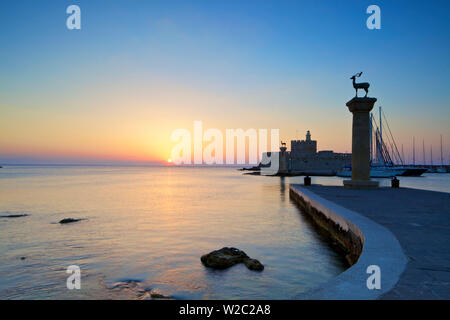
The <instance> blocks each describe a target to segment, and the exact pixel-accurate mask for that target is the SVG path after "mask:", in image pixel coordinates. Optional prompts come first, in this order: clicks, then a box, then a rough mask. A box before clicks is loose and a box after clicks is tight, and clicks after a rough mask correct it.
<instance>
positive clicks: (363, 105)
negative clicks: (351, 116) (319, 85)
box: [345, 97, 377, 113]
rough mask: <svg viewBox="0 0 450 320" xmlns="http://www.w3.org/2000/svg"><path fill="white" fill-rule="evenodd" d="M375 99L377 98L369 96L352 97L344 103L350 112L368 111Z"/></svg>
mask: <svg viewBox="0 0 450 320" xmlns="http://www.w3.org/2000/svg"><path fill="white" fill-rule="evenodd" d="M376 101H377V98H369V97H354V98H353V99H351V100H350V101H349V102H347V103H346V104H345V105H346V106H347V107H348V110H349V111H350V112H352V113H353V112H370V111H371V110H372V109H373V105H374V104H375V102H376Z"/></svg>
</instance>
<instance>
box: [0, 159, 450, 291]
mask: <svg viewBox="0 0 450 320" xmlns="http://www.w3.org/2000/svg"><path fill="white" fill-rule="evenodd" d="M447 176H448V175H434V176H427V177H424V178H409V179H401V183H402V185H403V186H405V185H408V182H407V181H410V182H409V186H412V187H422V188H427V189H432V190H440V191H446V192H449V191H450V183H449V182H450V180H449V179H448V177H447ZM301 181H302V178H301V177H296V178H290V179H288V178H286V179H280V178H277V177H261V176H249V175H242V173H241V172H239V171H237V170H235V169H230V168H175V167H74V166H72V167H8V166H7V167H4V168H2V169H0V215H11V214H29V216H26V217H20V218H0V299H80V298H81V299H142V298H146V297H148V296H147V295H145V294H143V293H145V292H146V291H150V290H151V291H153V292H158V293H160V294H163V295H166V296H171V297H173V298H176V299H290V298H293V297H295V296H296V295H297V294H299V293H301V292H304V291H306V290H308V289H311V288H314V287H316V286H318V285H320V284H321V283H324V282H326V281H328V280H329V279H331V278H333V277H335V276H336V275H338V274H339V273H341V272H343V271H344V270H345V267H346V266H345V264H344V261H343V260H342V258H341V257H340V256H339V255H337V254H336V253H335V252H334V251H333V250H332V249H331V248H330V247H329V245H328V244H327V243H326V242H325V241H324V240H323V239H322V238H321V236H320V235H318V234H317V232H316V231H315V230H314V228H313V227H312V225H311V224H310V222H309V220H308V219H307V218H305V217H304V216H303V215H302V214H301V212H300V211H299V210H298V208H297V207H296V206H295V204H294V203H292V202H291V201H290V200H289V183H300V182H301ZM313 183H324V184H339V183H342V182H341V179H339V178H313ZM67 217H72V218H84V219H86V220H83V221H80V222H76V223H73V224H67V225H61V224H58V223H57V222H58V221H59V220H61V219H63V218H67ZM224 246H234V247H237V248H240V249H242V250H244V251H245V252H246V253H247V254H248V255H249V256H251V257H253V258H257V259H259V260H260V261H261V262H262V263H263V264H264V265H265V267H266V268H265V270H264V271H263V272H260V273H258V272H253V271H249V270H247V269H246V267H245V266H244V265H236V266H234V267H232V268H229V269H227V270H222V271H216V270H210V269H207V268H205V267H204V266H203V265H202V264H201V262H200V256H201V255H202V254H205V253H208V252H210V251H212V250H215V249H219V248H222V247H224ZM70 265H77V266H79V267H80V268H81V290H68V289H67V288H66V279H67V277H68V276H69V275H68V274H67V273H66V269H67V267H68V266H70ZM118 283H119V285H117V284H118Z"/></svg>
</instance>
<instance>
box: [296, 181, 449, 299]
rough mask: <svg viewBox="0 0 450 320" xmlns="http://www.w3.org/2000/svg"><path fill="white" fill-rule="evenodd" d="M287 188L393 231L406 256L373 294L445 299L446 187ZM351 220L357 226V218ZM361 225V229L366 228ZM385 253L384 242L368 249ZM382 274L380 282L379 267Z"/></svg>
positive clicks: (447, 289)
mask: <svg viewBox="0 0 450 320" xmlns="http://www.w3.org/2000/svg"><path fill="white" fill-rule="evenodd" d="M302 190H303V191H302ZM292 192H294V195H296V194H298V195H300V198H301V197H302V195H305V197H306V198H307V199H308V195H309V196H310V197H311V196H312V195H317V196H318V197H317V198H316V200H315V201H313V203H316V204H317V203H319V205H318V207H320V206H321V205H325V206H330V203H334V204H337V205H338V207H343V208H345V209H348V210H350V211H351V212H355V213H358V214H359V215H362V216H363V217H366V218H369V219H370V220H372V221H373V222H375V223H376V224H379V225H381V226H382V227H384V228H386V229H387V230H389V231H390V232H391V233H392V234H393V235H394V236H395V238H396V239H397V240H398V242H399V243H400V247H401V250H402V251H403V253H404V255H405V256H406V260H407V262H406V267H405V268H404V271H403V273H401V274H400V277H399V279H397V280H398V281H397V282H396V283H395V285H394V286H393V287H392V288H390V290H389V291H387V292H384V293H382V294H381V296H378V297H376V298H381V299H450V193H443V192H434V191H425V190H419V189H410V188H400V189H392V188H379V189H377V190H354V189H346V188H343V187H337V186H322V185H312V186H309V187H304V186H301V185H291V195H292ZM295 192H297V193H295ZM301 199H303V198H301ZM312 199H314V196H312ZM317 199H319V200H318V202H317ZM324 199H325V201H323V200H324ZM302 201H303V200H302ZM320 201H322V202H323V203H320ZM297 202H299V201H298V200H297ZM308 206H309V204H308ZM319 209H320V208H319ZM347 219H348V217H347ZM349 220H350V221H351V219H349ZM352 222H354V223H355V225H356V226H358V227H359V225H358V221H352ZM361 230H362V231H363V233H364V235H365V233H366V232H365V230H364V229H363V228H361ZM365 236H366V235H365ZM371 237H372V238H373V234H372V235H371ZM366 240H367V239H366ZM370 240H371V242H372V245H373V241H374V240H375V242H376V241H378V240H379V241H380V242H383V239H378V240H377V239H370ZM392 250H394V249H392ZM363 252H364V249H363ZM389 253H390V252H388V251H387V250H386V247H384V248H383V251H378V252H377V249H376V248H375V249H371V254H372V255H379V256H380V257H382V256H383V255H386V254H387V255H388V254H389ZM371 259H372V258H371ZM360 260H361V259H360ZM372 260H374V261H375V260H376V259H372ZM393 261H394V260H393ZM399 261H401V260H399ZM358 264H359V262H358V263H357V264H356V265H358ZM356 265H355V266H356ZM355 266H354V267H355ZM352 268H353V267H352ZM349 270H350V269H349ZM381 274H382V275H381V279H382V283H383V269H382V270H381ZM368 276H369V275H367V277H368ZM331 298H333V297H331ZM334 298H337V299H339V297H337V296H336V297H334Z"/></svg>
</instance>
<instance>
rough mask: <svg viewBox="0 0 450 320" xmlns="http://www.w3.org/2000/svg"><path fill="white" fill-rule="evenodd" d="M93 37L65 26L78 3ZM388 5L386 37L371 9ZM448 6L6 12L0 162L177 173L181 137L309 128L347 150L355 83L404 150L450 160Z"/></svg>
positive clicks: (120, 6)
mask: <svg viewBox="0 0 450 320" xmlns="http://www.w3.org/2000/svg"><path fill="white" fill-rule="evenodd" d="M71 4H77V5H79V6H80V8H81V20H82V22H81V23H82V28H81V30H68V29H67V28H66V19H67V17H68V14H66V8H67V6H69V5H71ZM371 4H377V5H379V6H380V8H381V26H382V28H381V30H369V29H367V27H366V19H367V17H368V16H369V15H368V14H366V8H367V7H368V6H369V5H371ZM449 10H450V2H448V1H406V0H405V1H363V0H348V1H336V0H329V1H317V0H311V1H300V0H297V1H268V0H264V1H248V0H241V1H224V0H222V1H216V0H212V1H188V0H183V1H155V0H152V1H137V0H132V1H129V0H128V1H119V0H110V1H98V0H89V1H75V0H71V1H62V0H59V1H55V0H51V1H39V2H37V1H21V0H18V1H11V0H5V1H1V2H0V43H1V45H0V164H2V163H3V164H14V163H154V162H160V161H162V162H166V161H167V159H168V158H169V157H170V150H171V149H172V147H173V145H174V143H173V142H171V140H170V136H171V133H172V131H173V130H175V129H177V128H185V129H187V130H190V131H192V130H193V122H194V121H195V120H201V121H202V122H203V126H204V129H207V128H218V129H220V130H223V132H225V129H226V128H231V129H234V128H243V129H248V128H256V129H258V128H266V129H271V128H278V129H280V136H281V139H282V140H286V141H289V140H291V139H294V138H296V137H297V138H301V139H303V138H304V134H305V132H306V130H311V133H312V136H313V139H316V140H318V148H319V150H327V149H328V150H334V151H336V152H345V151H347V152H351V114H350V113H349V111H348V109H347V108H346V106H345V103H346V102H347V101H348V100H350V99H351V98H352V97H353V96H354V90H353V87H352V84H351V80H350V79H349V78H350V76H352V75H353V74H355V73H357V72H359V71H363V76H362V77H361V78H360V79H359V80H358V81H369V82H370V84H371V87H370V91H369V95H370V96H373V97H376V98H377V99H378V102H377V104H376V106H377V107H378V106H383V109H384V112H385V114H386V116H387V117H388V120H390V123H389V124H390V127H391V130H392V131H393V134H394V136H395V138H396V140H397V144H398V146H401V144H403V145H404V151H405V155H406V156H407V157H406V158H407V159H410V158H411V150H412V139H413V136H415V139H416V159H417V160H418V161H421V159H422V140H423V139H424V140H425V144H426V147H427V161H429V148H430V146H431V144H432V146H433V155H434V161H435V162H438V161H439V159H440V151H439V149H440V145H439V144H440V142H439V139H440V135H441V134H442V136H443V141H444V160H445V162H448V159H449V151H450V125H449V120H450V108H449V106H450V105H449V101H450V73H449V71H450V63H449V54H450V36H449V30H450V19H448V15H449Z"/></svg>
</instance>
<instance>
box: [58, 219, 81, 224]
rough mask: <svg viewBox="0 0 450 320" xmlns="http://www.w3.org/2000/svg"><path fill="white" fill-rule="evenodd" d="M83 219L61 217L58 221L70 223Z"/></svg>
mask: <svg viewBox="0 0 450 320" xmlns="http://www.w3.org/2000/svg"><path fill="white" fill-rule="evenodd" d="M81 220H84V219H74V218H65V219H62V220H61V221H59V223H61V224H64V223H72V222H77V221H81Z"/></svg>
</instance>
